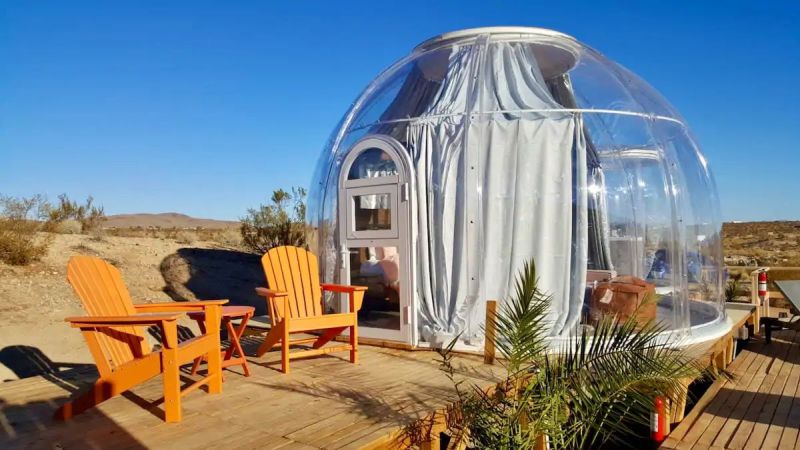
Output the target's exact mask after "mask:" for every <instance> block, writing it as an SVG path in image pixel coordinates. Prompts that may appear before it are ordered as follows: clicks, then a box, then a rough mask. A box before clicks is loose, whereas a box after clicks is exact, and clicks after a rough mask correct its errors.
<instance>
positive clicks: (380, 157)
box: [347, 148, 397, 180]
mask: <svg viewBox="0 0 800 450" xmlns="http://www.w3.org/2000/svg"><path fill="white" fill-rule="evenodd" d="M391 175H397V165H396V164H395V163H394V160H392V157H391V156H389V154H388V153H386V152H385V151H383V150H381V149H379V148H368V149H366V150H364V151H363V152H361V154H360V155H358V157H357V158H356V160H355V161H353V165H352V166H350V172H349V173H348V174H347V179H348V180H359V179H362V178H376V177H388V176H391Z"/></svg>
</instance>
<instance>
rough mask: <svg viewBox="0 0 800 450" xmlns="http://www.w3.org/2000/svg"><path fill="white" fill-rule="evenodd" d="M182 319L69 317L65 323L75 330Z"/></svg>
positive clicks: (159, 316)
mask: <svg viewBox="0 0 800 450" xmlns="http://www.w3.org/2000/svg"><path fill="white" fill-rule="evenodd" d="M180 317H181V314H134V315H130V316H83V317H67V318H66V319H64V321H66V322H69V323H70V325H71V326H73V327H74V328H100V327H123V326H135V325H142V326H143V325H158V324H160V323H162V322H174V321H177V320H178V318H180Z"/></svg>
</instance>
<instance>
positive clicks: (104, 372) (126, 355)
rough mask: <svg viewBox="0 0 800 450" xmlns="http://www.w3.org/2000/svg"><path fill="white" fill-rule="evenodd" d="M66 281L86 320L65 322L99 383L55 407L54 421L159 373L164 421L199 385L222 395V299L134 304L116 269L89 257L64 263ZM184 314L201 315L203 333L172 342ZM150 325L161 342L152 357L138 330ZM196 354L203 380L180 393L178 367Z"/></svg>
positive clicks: (177, 413)
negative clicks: (78, 337) (201, 359)
mask: <svg viewBox="0 0 800 450" xmlns="http://www.w3.org/2000/svg"><path fill="white" fill-rule="evenodd" d="M67 280H68V281H69V283H70V284H71V285H72V288H73V289H74V290H75V293H76V294H77V295H78V297H80V299H81V303H83V307H84V309H85V310H86V312H87V313H88V315H87V316H85V317H69V318H67V319H66V321H67V322H69V323H70V325H72V327H74V328H79V329H80V330H81V333H83V337H84V338H86V344H87V345H88V346H89V351H90V352H91V353H92V357H93V358H94V362H95V365H96V366H97V371H98V372H99V373H100V378H99V379H98V380H97V381H96V382H95V383H94V386H92V387H91V388H90V389H89V391H87V392H85V393H83V394H82V395H80V396H79V397H77V398H75V399H73V400H72V401H70V402H68V403H67V404H65V405H64V406H62V407H61V408H59V409H58V411H56V418H59V419H64V420H66V419H69V418H71V417H72V416H74V415H76V414H80V413H81V412H83V411H85V410H87V409H89V408H91V407H93V406H95V405H97V404H99V403H100V402H103V401H105V400H107V399H109V398H111V397H114V396H116V395H119V394H121V393H123V392H125V391H127V390H128V389H130V388H132V387H134V386H136V385H138V384H141V383H143V382H145V381H147V380H149V379H151V378H153V377H155V376H157V375H160V374H163V378H164V410H165V414H164V418H165V420H166V421H167V422H179V421H180V420H181V403H180V402H181V396H182V395H184V394H186V393H188V392H191V391H193V390H195V389H197V388H199V387H200V386H202V385H203V384H207V385H208V392H209V393H212V394H217V393H220V392H222V360H221V356H220V338H219V328H220V317H221V314H222V305H224V304H225V303H228V301H227V300H211V301H203V302H177V303H160V304H159V303H156V304H144V305H134V304H133V303H132V302H131V298H130V294H129V293H128V289H127V288H126V287H125V283H124V282H123V281H122V277H121V276H120V273H119V270H117V268H116V267H114V266H112V265H111V264H109V263H107V262H105V261H103V260H102V259H100V258H95V257H91V256H73V257H72V258H70V260H69V263H68V264H67ZM185 311H205V314H206V324H205V325H206V334H204V335H201V336H199V337H195V338H192V339H190V340H187V341H185V342H182V343H178V327H177V325H178V323H177V320H178V318H179V317H180V316H181V314H180V313H181V312H185ZM150 325H157V326H158V327H159V328H160V329H161V335H162V337H163V342H162V347H163V348H162V349H161V350H158V351H155V352H151V351H150V350H149V349H148V348H147V347H148V346H147V345H146V344H147V340H146V339H145V335H144V333H143V331H142V327H146V326H150ZM201 355H206V357H207V358H208V375H207V376H206V377H205V378H203V379H201V380H199V381H197V382H195V383H193V384H191V385H190V386H188V387H187V388H185V389H183V390H182V391H181V388H180V374H179V367H180V366H181V365H183V364H186V363H190V362H192V361H194V359H195V358H196V357H198V356H201Z"/></svg>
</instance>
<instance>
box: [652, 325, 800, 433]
mask: <svg viewBox="0 0 800 450" xmlns="http://www.w3.org/2000/svg"><path fill="white" fill-rule="evenodd" d="M728 371H729V372H731V373H732V374H733V375H734V379H733V380H720V381H717V382H716V383H714V384H713V385H712V386H711V388H709V390H708V391H707V392H706V394H705V395H704V396H703V398H702V399H701V402H700V404H698V408H697V409H696V410H693V411H692V412H691V413H690V414H689V415H688V416H687V417H686V419H685V420H684V421H683V422H682V423H681V424H680V425H678V426H677V427H676V428H675V430H674V431H673V432H672V434H670V436H669V438H668V439H667V440H666V441H665V442H664V444H663V446H662V448H665V449H709V448H714V449H741V448H753V449H778V448H779V449H794V448H800V441H799V440H798V429H800V334H799V333H798V332H796V331H792V330H784V331H779V332H775V334H774V335H773V340H772V343H771V344H768V345H767V344H766V343H765V342H764V341H763V340H762V339H760V338H754V339H753V340H752V341H751V343H750V344H748V346H747V348H745V349H744V350H742V352H741V353H740V354H739V356H738V357H737V358H736V359H735V360H734V361H733V363H732V364H731V365H730V366H729V367H728ZM704 399H705V400H709V399H710V401H708V402H707V404H706V405H703V403H704V402H703V400H704Z"/></svg>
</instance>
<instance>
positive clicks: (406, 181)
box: [338, 135, 416, 344]
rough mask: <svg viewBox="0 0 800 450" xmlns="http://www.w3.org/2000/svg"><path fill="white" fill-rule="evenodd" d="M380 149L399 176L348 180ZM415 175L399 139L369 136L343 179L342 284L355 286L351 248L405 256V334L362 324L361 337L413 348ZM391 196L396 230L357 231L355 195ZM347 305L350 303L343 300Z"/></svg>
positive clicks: (402, 261) (356, 146) (349, 158)
mask: <svg viewBox="0 0 800 450" xmlns="http://www.w3.org/2000/svg"><path fill="white" fill-rule="evenodd" d="M371 148H377V149H380V150H383V151H384V152H386V153H387V154H388V155H389V156H390V157H391V158H392V160H393V161H394V163H395V165H396V166H397V172H398V173H397V175H395V176H386V177H375V178H361V179H357V180H348V179H347V178H348V175H349V173H350V168H351V166H352V165H353V162H354V161H355V160H356V158H357V157H358V156H359V155H360V154H361V153H362V152H363V151H364V150H367V149H371ZM412 176H413V172H412V165H411V160H410V158H409V155H408V153H407V151H406V150H405V148H404V147H403V145H402V144H400V143H399V142H398V141H397V140H396V139H394V138H392V137H390V136H385V135H368V136H365V137H363V138H362V139H360V140H359V141H358V142H356V143H355V144H354V145H353V147H352V148H351V149H350V151H349V152H348V154H347V157H346V158H345V159H344V161H343V162H342V170H341V172H340V175H339V195H338V205H339V206H338V208H339V226H338V243H339V253H340V258H339V268H340V272H339V275H340V278H339V279H340V280H341V283H342V284H349V282H350V258H349V256H350V255H349V249H350V248H351V247H396V248H397V251H398V252H399V254H400V267H399V269H400V273H399V275H400V276H399V283H400V296H399V300H400V305H399V306H400V330H387V329H382V328H370V327H364V326H359V336H363V337H365V338H373V339H381V340H389V341H397V342H404V343H408V344H413V343H414V339H415V336H416V305H415V302H414V298H415V297H416V295H415V292H416V289H415V285H414V279H415V274H414V272H413V271H412V269H413V267H415V266H414V265H413V259H414V255H413V246H412V240H411V236H412V225H413V223H412V216H411V212H412V211H413V206H412V205H413V196H412V186H411V184H412V183H411V182H410V181H411V180H412ZM368 193H381V194H383V193H386V194H389V195H390V199H391V200H390V202H391V203H390V205H391V213H390V214H391V220H392V224H391V229H390V230H371V231H356V230H355V229H354V227H352V224H353V217H352V214H353V211H352V208H351V206H350V205H351V201H350V198H351V197H352V196H353V195H359V194H368ZM340 301H341V302H342V303H340V305H341V306H344V305H345V304H346V302H345V301H344V298H340Z"/></svg>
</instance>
